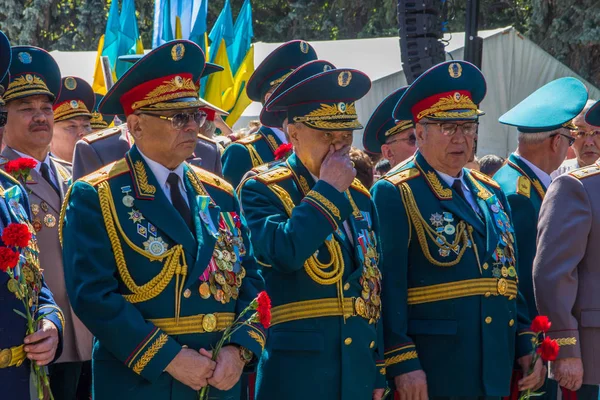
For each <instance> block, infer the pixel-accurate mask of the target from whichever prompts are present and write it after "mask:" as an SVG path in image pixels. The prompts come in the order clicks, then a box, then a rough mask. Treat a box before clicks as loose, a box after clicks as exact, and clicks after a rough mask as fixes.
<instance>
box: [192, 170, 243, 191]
mask: <svg viewBox="0 0 600 400" xmlns="http://www.w3.org/2000/svg"><path fill="white" fill-rule="evenodd" d="M189 166H190V167H191V168H192V170H193V171H194V173H195V174H196V176H197V177H198V178H200V180H201V181H202V183H206V184H207V185H210V186H212V187H215V188H217V189H221V190H223V191H224V192H227V193H229V194H230V195H232V196H233V186H231V184H230V183H229V182H227V181H226V180H225V179H223V178H221V177H219V176H217V175H215V174H213V173H212V172H208V171H207V170H205V169H202V168H200V167H196V166H195V165H189Z"/></svg>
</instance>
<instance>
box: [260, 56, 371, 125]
mask: <svg viewBox="0 0 600 400" xmlns="http://www.w3.org/2000/svg"><path fill="white" fill-rule="evenodd" d="M369 89H371V80H370V79H369V77H368V76H367V75H366V74H364V73H363V72H360V71H357V70H355V69H347V68H340V69H331V70H329V71H325V72H321V73H319V74H316V75H313V76H310V77H309V78H307V79H305V80H303V81H302V82H300V83H298V84H296V85H294V86H293V87H291V88H289V89H287V90H286V91H284V92H283V93H281V94H280V95H279V96H277V97H275V98H273V96H271V99H269V102H268V103H267V104H266V105H265V107H266V109H267V111H268V112H274V111H285V112H286V113H287V119H288V121H289V122H290V123H294V122H302V123H303V124H304V125H306V126H308V127H310V128H313V129H319V130H324V131H339V130H346V131H348V130H350V131H351V130H355V129H362V125H361V124H360V122H359V121H358V115H357V113H356V105H355V102H356V100H358V99H360V98H362V97H363V96H364V95H365V94H367V92H368V91H369Z"/></svg>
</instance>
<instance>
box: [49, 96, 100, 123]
mask: <svg viewBox="0 0 600 400" xmlns="http://www.w3.org/2000/svg"><path fill="white" fill-rule="evenodd" d="M79 116H88V117H90V118H91V117H92V114H91V113H90V110H88V108H87V107H86V105H85V103H84V102H83V101H81V100H71V101H65V102H64V103H62V104H61V105H59V106H58V107H56V108H55V109H54V121H62V120H65V119H69V118H73V117H79Z"/></svg>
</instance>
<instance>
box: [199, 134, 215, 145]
mask: <svg viewBox="0 0 600 400" xmlns="http://www.w3.org/2000/svg"><path fill="white" fill-rule="evenodd" d="M198 139H199V140H202V141H204V142H208V143H211V144H216V145H218V144H219V142H217V141H216V140H214V139H211V138H208V137H206V136H204V135H203V134H201V133H199V134H198Z"/></svg>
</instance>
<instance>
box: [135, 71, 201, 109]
mask: <svg viewBox="0 0 600 400" xmlns="http://www.w3.org/2000/svg"><path fill="white" fill-rule="evenodd" d="M185 97H194V98H196V99H197V98H198V88H197V87H196V85H195V84H194V82H193V81H192V80H191V79H190V78H182V77H180V76H176V77H174V78H173V79H170V80H168V81H164V82H163V84H162V85H160V86H158V87H156V88H154V89H153V90H152V91H151V92H150V93H148V94H147V95H146V96H145V97H144V99H143V100H139V101H136V102H135V103H133V104H132V105H131V108H132V109H134V110H137V109H139V108H142V107H146V106H153V108H159V107H157V104H159V103H162V102H164V101H169V100H174V99H181V98H185Z"/></svg>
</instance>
